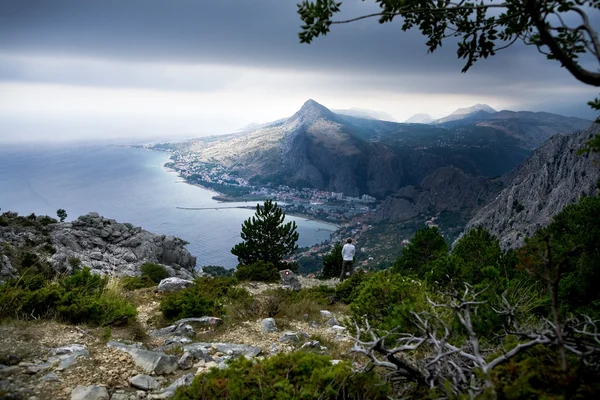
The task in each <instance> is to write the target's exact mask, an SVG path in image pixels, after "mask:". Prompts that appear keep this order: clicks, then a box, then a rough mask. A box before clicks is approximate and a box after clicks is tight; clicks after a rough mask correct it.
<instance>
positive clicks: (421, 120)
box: [404, 114, 434, 124]
mask: <svg viewBox="0 0 600 400" xmlns="http://www.w3.org/2000/svg"><path fill="white" fill-rule="evenodd" d="M433 121H434V119H433V117H432V116H431V115H429V114H415V115H413V116H412V117H410V118H409V119H407V120H406V121H404V123H406V124H430V123H432V122H433Z"/></svg>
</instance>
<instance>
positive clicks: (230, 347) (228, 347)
mask: <svg viewBox="0 0 600 400" xmlns="http://www.w3.org/2000/svg"><path fill="white" fill-rule="evenodd" d="M211 347H212V348H215V349H216V350H217V351H218V352H221V353H223V354H231V355H233V356H234V357H239V356H241V355H243V356H245V357H246V358H254V357H256V356H257V355H259V354H260V353H261V351H262V350H261V348H260V347H256V346H248V345H246V344H235V343H192V344H188V345H186V346H184V347H183V350H184V351H189V352H194V351H198V350H199V351H201V352H203V353H205V354H208V349H210V348H211Z"/></svg>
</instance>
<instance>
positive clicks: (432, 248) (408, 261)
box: [393, 227, 448, 278]
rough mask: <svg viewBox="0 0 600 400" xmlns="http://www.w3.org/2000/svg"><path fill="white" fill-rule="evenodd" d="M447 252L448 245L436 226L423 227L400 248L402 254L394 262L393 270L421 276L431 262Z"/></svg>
mask: <svg viewBox="0 0 600 400" xmlns="http://www.w3.org/2000/svg"><path fill="white" fill-rule="evenodd" d="M447 252H448V245H447V244H446V241H445V240H444V237H443V236H442V235H441V234H440V231H439V229H438V228H436V227H424V228H421V229H419V230H418V231H417V233H415V236H414V237H413V239H412V240H411V242H410V243H409V244H408V245H407V246H406V247H405V248H404V249H403V250H402V256H401V257H400V258H398V259H397V260H396V262H394V266H393V270H394V271H395V272H400V273H405V274H416V275H417V276H419V277H420V278H422V277H423V276H424V275H425V274H426V273H427V272H428V270H429V268H428V266H429V264H430V263H431V262H433V261H435V260H436V259H438V258H440V257H442V256H443V255H445V254H446V253H447Z"/></svg>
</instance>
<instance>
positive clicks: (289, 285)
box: [279, 269, 302, 290]
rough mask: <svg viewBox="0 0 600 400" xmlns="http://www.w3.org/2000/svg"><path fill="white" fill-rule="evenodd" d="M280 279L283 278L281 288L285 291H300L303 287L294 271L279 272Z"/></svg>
mask: <svg viewBox="0 0 600 400" xmlns="http://www.w3.org/2000/svg"><path fill="white" fill-rule="evenodd" d="M279 277H280V278H281V287H283V288H284V289H291V290H300V289H302V285H301V284H300V281H299V280H298V277H297V276H296V274H294V272H293V271H292V270H289V269H284V270H282V271H279Z"/></svg>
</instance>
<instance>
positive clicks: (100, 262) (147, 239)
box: [49, 213, 196, 279]
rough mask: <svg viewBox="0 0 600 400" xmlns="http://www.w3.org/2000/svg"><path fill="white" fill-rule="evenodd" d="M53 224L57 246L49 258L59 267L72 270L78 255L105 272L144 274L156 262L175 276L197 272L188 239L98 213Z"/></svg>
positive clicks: (86, 262) (54, 241)
mask: <svg viewBox="0 0 600 400" xmlns="http://www.w3.org/2000/svg"><path fill="white" fill-rule="evenodd" d="M49 228H50V230H51V232H50V237H51V240H52V245H53V246H54V247H55V249H56V253H55V254H53V255H52V257H50V259H49V261H50V263H51V264H52V265H53V267H54V268H56V269H57V270H60V269H61V268H64V269H67V270H71V269H72V266H71V265H70V264H69V259H70V258H72V257H75V258H78V259H80V260H81V263H82V264H83V265H89V266H91V267H93V268H94V270H95V271H97V272H98V273H100V274H103V275H107V274H112V275H118V276H123V275H130V276H135V275H140V266H141V265H142V264H143V263H145V262H152V263H156V264H162V265H164V266H165V267H167V271H168V272H169V273H170V275H171V276H177V277H180V278H184V279H193V277H194V276H195V273H194V268H195V266H196V258H195V257H193V256H192V255H191V254H190V253H189V251H188V250H187V249H185V241H183V240H182V239H179V238H175V237H173V236H165V235H155V234H152V233H150V232H148V231H145V230H143V229H141V228H139V227H133V226H132V225H130V224H127V223H125V224H122V223H118V222H116V221H115V220H112V219H108V218H104V217H101V216H99V215H95V213H89V214H87V215H82V216H81V217H79V218H78V219H76V220H74V221H72V222H70V223H58V224H52V225H49Z"/></svg>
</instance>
